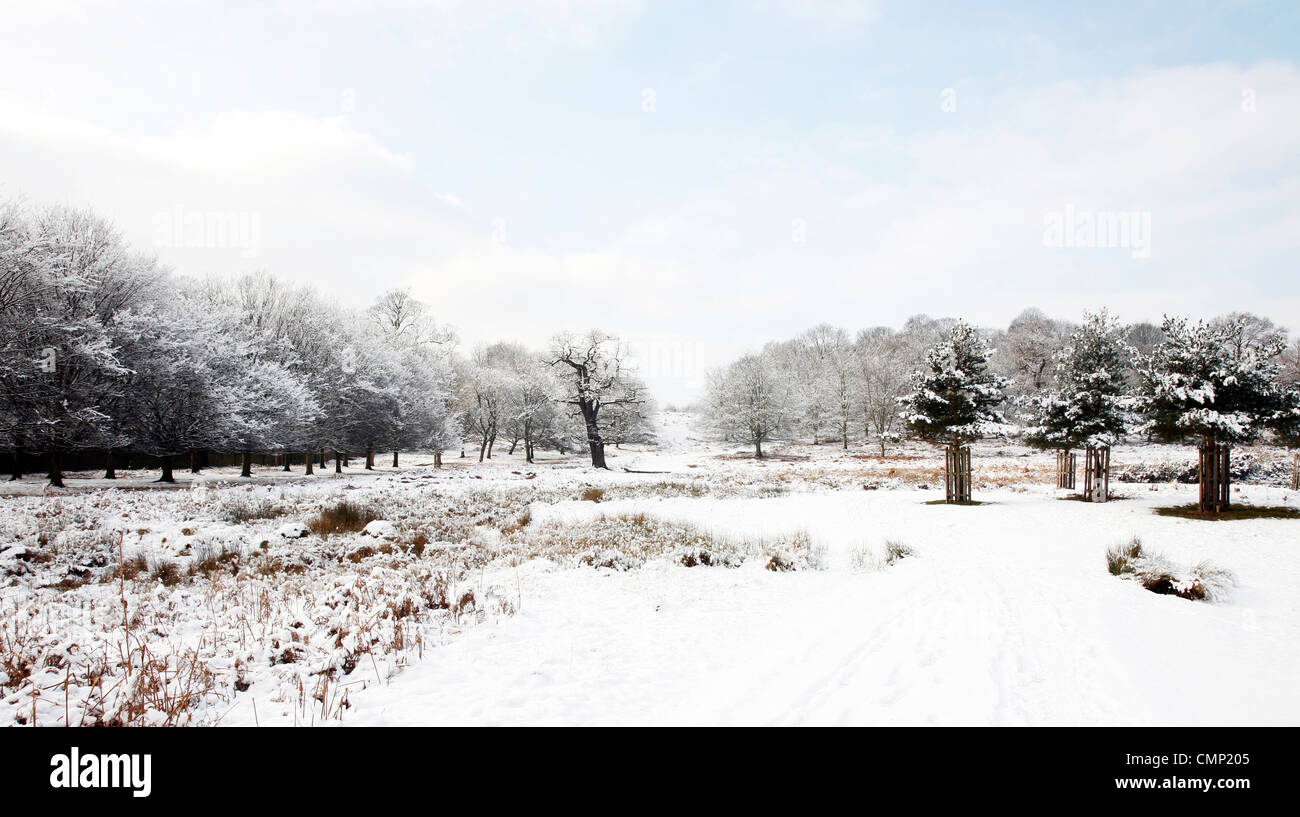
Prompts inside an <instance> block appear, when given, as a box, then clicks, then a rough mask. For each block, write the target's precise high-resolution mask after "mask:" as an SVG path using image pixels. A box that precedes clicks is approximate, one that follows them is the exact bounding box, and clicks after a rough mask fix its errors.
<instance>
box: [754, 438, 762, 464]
mask: <svg viewBox="0 0 1300 817" xmlns="http://www.w3.org/2000/svg"><path fill="white" fill-rule="evenodd" d="M754 459H758V460H761V459H763V441H762V440H758V439H756V440H754Z"/></svg>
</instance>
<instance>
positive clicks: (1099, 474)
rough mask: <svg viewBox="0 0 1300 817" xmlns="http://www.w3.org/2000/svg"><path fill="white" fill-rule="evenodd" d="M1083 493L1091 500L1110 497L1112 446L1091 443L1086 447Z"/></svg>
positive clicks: (1098, 500)
mask: <svg viewBox="0 0 1300 817" xmlns="http://www.w3.org/2000/svg"><path fill="white" fill-rule="evenodd" d="M1083 495H1084V497H1085V498H1087V499H1088V501H1090V502H1106V501H1108V500H1109V499H1110V446H1108V445H1090V446H1088V447H1087V448H1085V449H1084V451H1083Z"/></svg>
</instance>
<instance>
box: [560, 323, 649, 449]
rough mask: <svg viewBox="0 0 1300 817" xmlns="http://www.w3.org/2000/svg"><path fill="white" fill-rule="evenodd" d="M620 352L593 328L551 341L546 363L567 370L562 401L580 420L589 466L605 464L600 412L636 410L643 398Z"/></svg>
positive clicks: (612, 340) (621, 351) (611, 339)
mask: <svg viewBox="0 0 1300 817" xmlns="http://www.w3.org/2000/svg"><path fill="white" fill-rule="evenodd" d="M623 356H624V353H623V349H622V348H621V347H620V345H619V342H618V339H617V338H614V337H612V336H610V335H606V334H605V333H603V332H601V331H599V330H595V329H593V330H592V331H590V332H588V333H587V334H586V335H584V336H581V337H575V336H573V335H570V334H563V335H557V336H556V337H555V338H554V339H552V341H551V348H550V351H549V352H548V354H547V357H546V361H547V364H548V365H550V366H552V367H555V366H559V367H562V368H563V369H566V370H568V372H569V375H570V376H569V377H568V378H566V380H567V384H566V387H565V394H564V395H563V396H562V398H561V401H562V402H563V403H565V404H566V405H568V406H570V407H571V410H572V411H573V412H575V413H576V414H578V415H579V416H581V417H582V424H583V427H584V429H585V430H586V434H587V447H588V449H589V450H590V453H591V464H592V465H593V466H594V467H596V468H608V467H609V466H607V465H606V464H605V440H604V437H603V436H602V433H601V432H602V417H601V410H602V409H605V408H607V407H614V406H623V407H627V408H639V407H640V406H641V405H642V404H643V403H644V402H645V399H646V396H645V393H644V391H643V390H642V388H641V385H640V383H639V381H637V380H636V379H635V378H632V377H629V374H630V372H625V371H624V368H623V367H624V360H623Z"/></svg>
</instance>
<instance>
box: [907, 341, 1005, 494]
mask: <svg viewBox="0 0 1300 817" xmlns="http://www.w3.org/2000/svg"><path fill="white" fill-rule="evenodd" d="M990 355H991V351H990V350H989V347H988V344H987V343H985V341H984V339H983V338H982V337H981V336H980V334H979V331H978V330H976V329H975V327H973V326H971V325H970V324H968V323H966V322H965V321H958V322H957V323H956V325H954V326H953V327H952V329H951V330H950V331H949V332H948V335H947V337H946V338H944V339H943V340H942V341H940V342H939V343H938V344H936V345H935V346H934V347H933V348H932V349H930V351H929V352H928V353H927V354H926V364H925V367H924V368H923V369H920V370H918V371H917V372H916V373H915V374H914V375H913V376H912V387H913V388H912V393H911V394H909V395H906V396H905V397H903V398H901V399H900V400H899V405H900V406H901V407H902V412H901V417H902V419H903V421H904V422H905V423H906V424H907V428H908V429H909V430H910V431H911V432H912V433H913V434H915V435H916V436H918V437H920V438H922V439H927V440H931V441H935V442H944V443H946V444H947V446H948V456H947V465H946V468H945V471H946V473H947V492H946V497H947V501H948V502H969V501H970V449H969V448H967V447H966V444H967V443H969V442H971V441H973V440H978V439H980V438H981V437H985V436H988V435H989V434H999V433H1004V432H1005V431H1007V430H1008V428H1009V426H1008V424H1007V421H1006V420H1005V419H1004V418H1003V416H1002V414H1001V413H1000V412H999V411H998V406H999V405H1000V404H1001V403H1002V402H1003V400H1004V399H1005V390H1006V388H1007V386H1008V385H1009V381H1008V380H1007V379H1006V378H1005V377H1002V376H1001V375H996V374H994V373H992V372H991V371H989V357H990Z"/></svg>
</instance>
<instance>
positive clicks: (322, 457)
mask: <svg viewBox="0 0 1300 817" xmlns="http://www.w3.org/2000/svg"><path fill="white" fill-rule="evenodd" d="M320 467H321V468H324V467H325V449H324V448H323V447H322V448H321V450H320Z"/></svg>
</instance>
